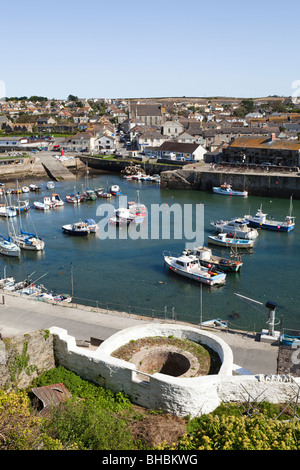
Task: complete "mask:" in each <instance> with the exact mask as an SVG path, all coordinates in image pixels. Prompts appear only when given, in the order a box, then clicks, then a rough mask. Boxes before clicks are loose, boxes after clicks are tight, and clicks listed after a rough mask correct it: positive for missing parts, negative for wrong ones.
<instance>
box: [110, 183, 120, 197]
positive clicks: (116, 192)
mask: <svg viewBox="0 0 300 470" xmlns="http://www.w3.org/2000/svg"><path fill="white" fill-rule="evenodd" d="M109 192H110V194H112V195H113V196H119V195H120V194H122V192H121V189H120V186H118V185H117V184H114V185H112V186H111V188H110V190H109Z"/></svg>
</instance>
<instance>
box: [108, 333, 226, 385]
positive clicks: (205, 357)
mask: <svg viewBox="0 0 300 470" xmlns="http://www.w3.org/2000/svg"><path fill="white" fill-rule="evenodd" d="M112 356H114V357H118V358H119V359H123V360H125V361H129V362H131V363H133V364H134V365H135V366H136V370H137V371H139V372H141V373H144V374H147V375H152V374H155V373H156V372H159V373H161V374H165V375H170V376H173V377H181V378H187V377H199V376H203V375H208V374H216V373H218V371H219V368H220V366H221V361H220V358H219V356H218V354H217V353H215V352H214V351H213V350H211V349H210V348H208V347H207V346H204V345H201V344H199V343H195V342H194V341H191V340H187V339H180V338H176V337H145V338H140V339H138V340H132V341H130V342H129V343H127V344H124V345H123V346H121V347H120V348H119V349H118V350H116V351H114V352H113V353H112ZM141 375H142V374H141ZM144 377H145V380H146V375H144Z"/></svg>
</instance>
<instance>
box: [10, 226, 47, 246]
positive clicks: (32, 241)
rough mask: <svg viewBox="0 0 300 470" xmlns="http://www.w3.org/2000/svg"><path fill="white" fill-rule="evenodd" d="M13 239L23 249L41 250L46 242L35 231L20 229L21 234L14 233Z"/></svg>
mask: <svg viewBox="0 0 300 470" xmlns="http://www.w3.org/2000/svg"><path fill="white" fill-rule="evenodd" d="M11 239H12V241H13V242H14V243H15V244H16V245H18V246H19V247H20V248H21V249H23V250H30V251H41V250H43V249H44V247H45V242H44V241H43V240H42V239H41V238H39V237H38V236H37V235H36V234H34V233H28V232H24V231H23V230H20V234H18V235H12V236H11Z"/></svg>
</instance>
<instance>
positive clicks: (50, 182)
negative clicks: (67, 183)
mask: <svg viewBox="0 0 300 470" xmlns="http://www.w3.org/2000/svg"><path fill="white" fill-rule="evenodd" d="M54 188H55V184H54V183H53V181H48V183H47V189H54Z"/></svg>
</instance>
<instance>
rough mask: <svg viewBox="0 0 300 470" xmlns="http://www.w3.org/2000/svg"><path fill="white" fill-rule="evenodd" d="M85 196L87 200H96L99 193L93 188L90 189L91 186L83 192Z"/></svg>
mask: <svg viewBox="0 0 300 470" xmlns="http://www.w3.org/2000/svg"><path fill="white" fill-rule="evenodd" d="M83 197H84V199H85V201H95V200H96V199H97V195H96V193H95V191H94V190H93V189H89V188H87V189H86V190H85V191H84V192H83Z"/></svg>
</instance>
